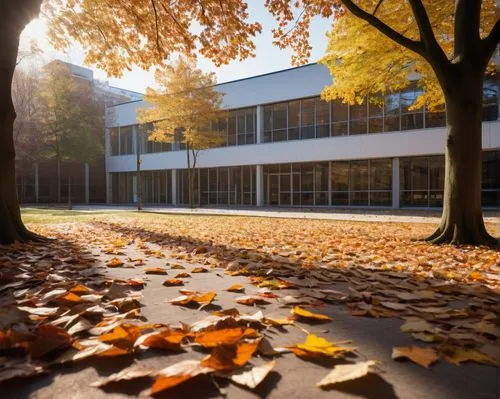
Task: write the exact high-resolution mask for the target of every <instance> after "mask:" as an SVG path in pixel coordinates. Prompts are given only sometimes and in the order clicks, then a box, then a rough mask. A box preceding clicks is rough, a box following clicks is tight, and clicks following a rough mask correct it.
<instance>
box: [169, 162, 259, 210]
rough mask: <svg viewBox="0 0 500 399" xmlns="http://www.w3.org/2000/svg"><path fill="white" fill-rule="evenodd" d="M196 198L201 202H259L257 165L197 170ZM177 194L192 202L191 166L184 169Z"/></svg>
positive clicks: (210, 203)
mask: <svg viewBox="0 0 500 399" xmlns="http://www.w3.org/2000/svg"><path fill="white" fill-rule="evenodd" d="M194 179H195V184H194V200H195V203H196V204H199V205H255V204H256V181H255V179H256V176H255V166H232V167H228V168H202V169H196V171H195V177H194ZM177 181H178V186H177V198H178V201H179V203H180V204H189V174H188V170H187V169H184V170H180V171H179V176H178V180H177Z"/></svg>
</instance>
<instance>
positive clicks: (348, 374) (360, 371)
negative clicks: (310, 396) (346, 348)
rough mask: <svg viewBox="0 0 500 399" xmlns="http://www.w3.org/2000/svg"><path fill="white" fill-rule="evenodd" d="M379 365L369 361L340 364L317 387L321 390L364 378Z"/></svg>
mask: <svg viewBox="0 0 500 399" xmlns="http://www.w3.org/2000/svg"><path fill="white" fill-rule="evenodd" d="M376 364H377V363H376V362H375V361H373V360H368V361H366V362H359V363H355V364H339V365H337V366H335V368H334V369H333V370H332V371H331V372H330V373H329V374H328V375H327V376H326V377H325V378H323V379H322V380H321V381H320V382H318V383H317V384H316V386H318V387H320V388H328V387H330V386H331V385H334V384H337V383H339V382H345V381H351V380H355V379H358V378H361V377H364V376H365V375H367V374H368V373H372V372H373V371H374V370H373V366H375V365H376Z"/></svg>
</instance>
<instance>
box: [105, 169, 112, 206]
mask: <svg viewBox="0 0 500 399" xmlns="http://www.w3.org/2000/svg"><path fill="white" fill-rule="evenodd" d="M112 181H113V179H112V178H111V173H108V172H106V204H111V203H112V202H113V185H112Z"/></svg>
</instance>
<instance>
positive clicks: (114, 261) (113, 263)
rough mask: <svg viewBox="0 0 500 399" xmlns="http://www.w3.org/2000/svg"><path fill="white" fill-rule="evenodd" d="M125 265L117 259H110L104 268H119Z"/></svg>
mask: <svg viewBox="0 0 500 399" xmlns="http://www.w3.org/2000/svg"><path fill="white" fill-rule="evenodd" d="M124 264H125V263H124V262H122V261H121V260H120V259H118V258H116V257H115V258H111V260H110V261H109V262H107V263H106V266H107V267H120V266H123V265H124Z"/></svg>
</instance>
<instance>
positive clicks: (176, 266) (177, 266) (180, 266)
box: [171, 265, 185, 270]
mask: <svg viewBox="0 0 500 399" xmlns="http://www.w3.org/2000/svg"><path fill="white" fill-rule="evenodd" d="M171 269H174V270H175V269H185V267H184V266H182V265H173V266H172V267H171Z"/></svg>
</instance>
